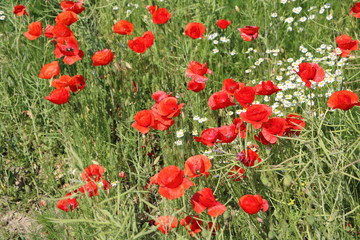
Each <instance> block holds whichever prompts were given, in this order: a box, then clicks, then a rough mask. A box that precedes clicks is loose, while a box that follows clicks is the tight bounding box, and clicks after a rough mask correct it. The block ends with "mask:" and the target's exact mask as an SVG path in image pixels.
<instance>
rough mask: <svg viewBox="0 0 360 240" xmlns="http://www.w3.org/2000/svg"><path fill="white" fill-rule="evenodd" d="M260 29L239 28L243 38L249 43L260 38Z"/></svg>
mask: <svg viewBox="0 0 360 240" xmlns="http://www.w3.org/2000/svg"><path fill="white" fill-rule="evenodd" d="M259 29H260V27H257V26H245V27H244V28H238V30H239V31H240V33H241V38H242V39H244V40H245V41H247V42H249V41H252V40H255V39H257V38H258V36H259Z"/></svg>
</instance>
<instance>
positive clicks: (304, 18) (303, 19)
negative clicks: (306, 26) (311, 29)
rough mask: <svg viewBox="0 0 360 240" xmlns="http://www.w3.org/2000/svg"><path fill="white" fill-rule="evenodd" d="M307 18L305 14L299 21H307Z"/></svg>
mask: <svg viewBox="0 0 360 240" xmlns="http://www.w3.org/2000/svg"><path fill="white" fill-rule="evenodd" d="M306 20H307V17H305V16H304V17H301V18H300V19H299V22H306Z"/></svg>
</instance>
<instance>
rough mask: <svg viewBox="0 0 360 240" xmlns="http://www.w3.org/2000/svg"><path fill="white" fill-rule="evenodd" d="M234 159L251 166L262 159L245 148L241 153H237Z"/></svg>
mask: <svg viewBox="0 0 360 240" xmlns="http://www.w3.org/2000/svg"><path fill="white" fill-rule="evenodd" d="M236 160H238V161H240V162H242V163H243V164H244V165H245V166H247V167H252V166H254V165H255V164H258V163H260V162H261V161H262V159H261V158H260V157H259V155H258V154H257V153H256V152H255V151H253V150H251V149H246V150H243V151H242V152H241V153H238V154H237V155H236Z"/></svg>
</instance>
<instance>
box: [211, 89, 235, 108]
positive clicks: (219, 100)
mask: <svg viewBox="0 0 360 240" xmlns="http://www.w3.org/2000/svg"><path fill="white" fill-rule="evenodd" d="M234 105H236V104H235V103H234V102H233V98H232V96H230V94H228V93H227V92H225V91H219V92H215V93H213V95H211V96H210V98H209V100H208V106H209V107H210V108H211V110H216V109H221V108H226V107H228V106H234Z"/></svg>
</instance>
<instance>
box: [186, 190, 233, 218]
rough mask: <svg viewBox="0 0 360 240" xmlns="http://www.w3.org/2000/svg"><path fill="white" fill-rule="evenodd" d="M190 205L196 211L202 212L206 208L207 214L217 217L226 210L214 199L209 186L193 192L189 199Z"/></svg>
mask: <svg viewBox="0 0 360 240" xmlns="http://www.w3.org/2000/svg"><path fill="white" fill-rule="evenodd" d="M190 202H191V205H192V207H193V209H194V211H195V212H196V213H202V212H203V211H204V210H205V209H208V214H209V215H210V216H212V217H217V216H220V215H221V214H223V213H224V212H225V211H226V207H225V206H224V205H223V204H222V203H221V202H218V201H216V199H215V197H214V195H213V192H212V190H211V188H204V189H202V190H201V191H198V192H197V193H195V194H194V195H193V196H192V198H191V199H190Z"/></svg>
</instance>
